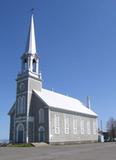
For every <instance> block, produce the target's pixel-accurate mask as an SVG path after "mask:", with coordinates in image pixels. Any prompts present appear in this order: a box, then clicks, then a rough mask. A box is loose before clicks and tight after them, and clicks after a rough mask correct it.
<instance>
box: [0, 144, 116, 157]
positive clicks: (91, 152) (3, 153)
mask: <svg viewBox="0 0 116 160" xmlns="http://www.w3.org/2000/svg"><path fill="white" fill-rule="evenodd" d="M0 160H116V143H95V144H79V145H64V146H63V145H62V146H40V147H37V148H12V147H3V148H0Z"/></svg>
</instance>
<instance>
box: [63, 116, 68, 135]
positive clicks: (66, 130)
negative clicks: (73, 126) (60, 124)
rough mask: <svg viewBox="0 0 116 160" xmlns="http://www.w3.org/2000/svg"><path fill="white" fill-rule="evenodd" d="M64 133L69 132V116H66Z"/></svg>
mask: <svg viewBox="0 0 116 160" xmlns="http://www.w3.org/2000/svg"><path fill="white" fill-rule="evenodd" d="M64 133H65V134H69V117H68V116H64Z"/></svg>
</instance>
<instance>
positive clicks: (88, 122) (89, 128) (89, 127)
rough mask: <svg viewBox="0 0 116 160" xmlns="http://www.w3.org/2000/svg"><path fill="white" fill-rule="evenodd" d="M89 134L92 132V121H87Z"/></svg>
mask: <svg viewBox="0 0 116 160" xmlns="http://www.w3.org/2000/svg"><path fill="white" fill-rule="evenodd" d="M87 134H91V126H90V121H89V120H88V121H87Z"/></svg>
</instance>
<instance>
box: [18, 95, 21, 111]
mask: <svg viewBox="0 0 116 160" xmlns="http://www.w3.org/2000/svg"><path fill="white" fill-rule="evenodd" d="M17 101H18V102H17V113H20V109H21V97H18V100H17Z"/></svg>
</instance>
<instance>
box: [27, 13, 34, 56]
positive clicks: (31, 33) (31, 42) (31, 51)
mask: <svg viewBox="0 0 116 160" xmlns="http://www.w3.org/2000/svg"><path fill="white" fill-rule="evenodd" d="M25 52H26V53H28V54H36V40H35V27H34V17H33V14H32V15H31V20H30V26H29V33H28V38H27V45H26V50H25Z"/></svg>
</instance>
